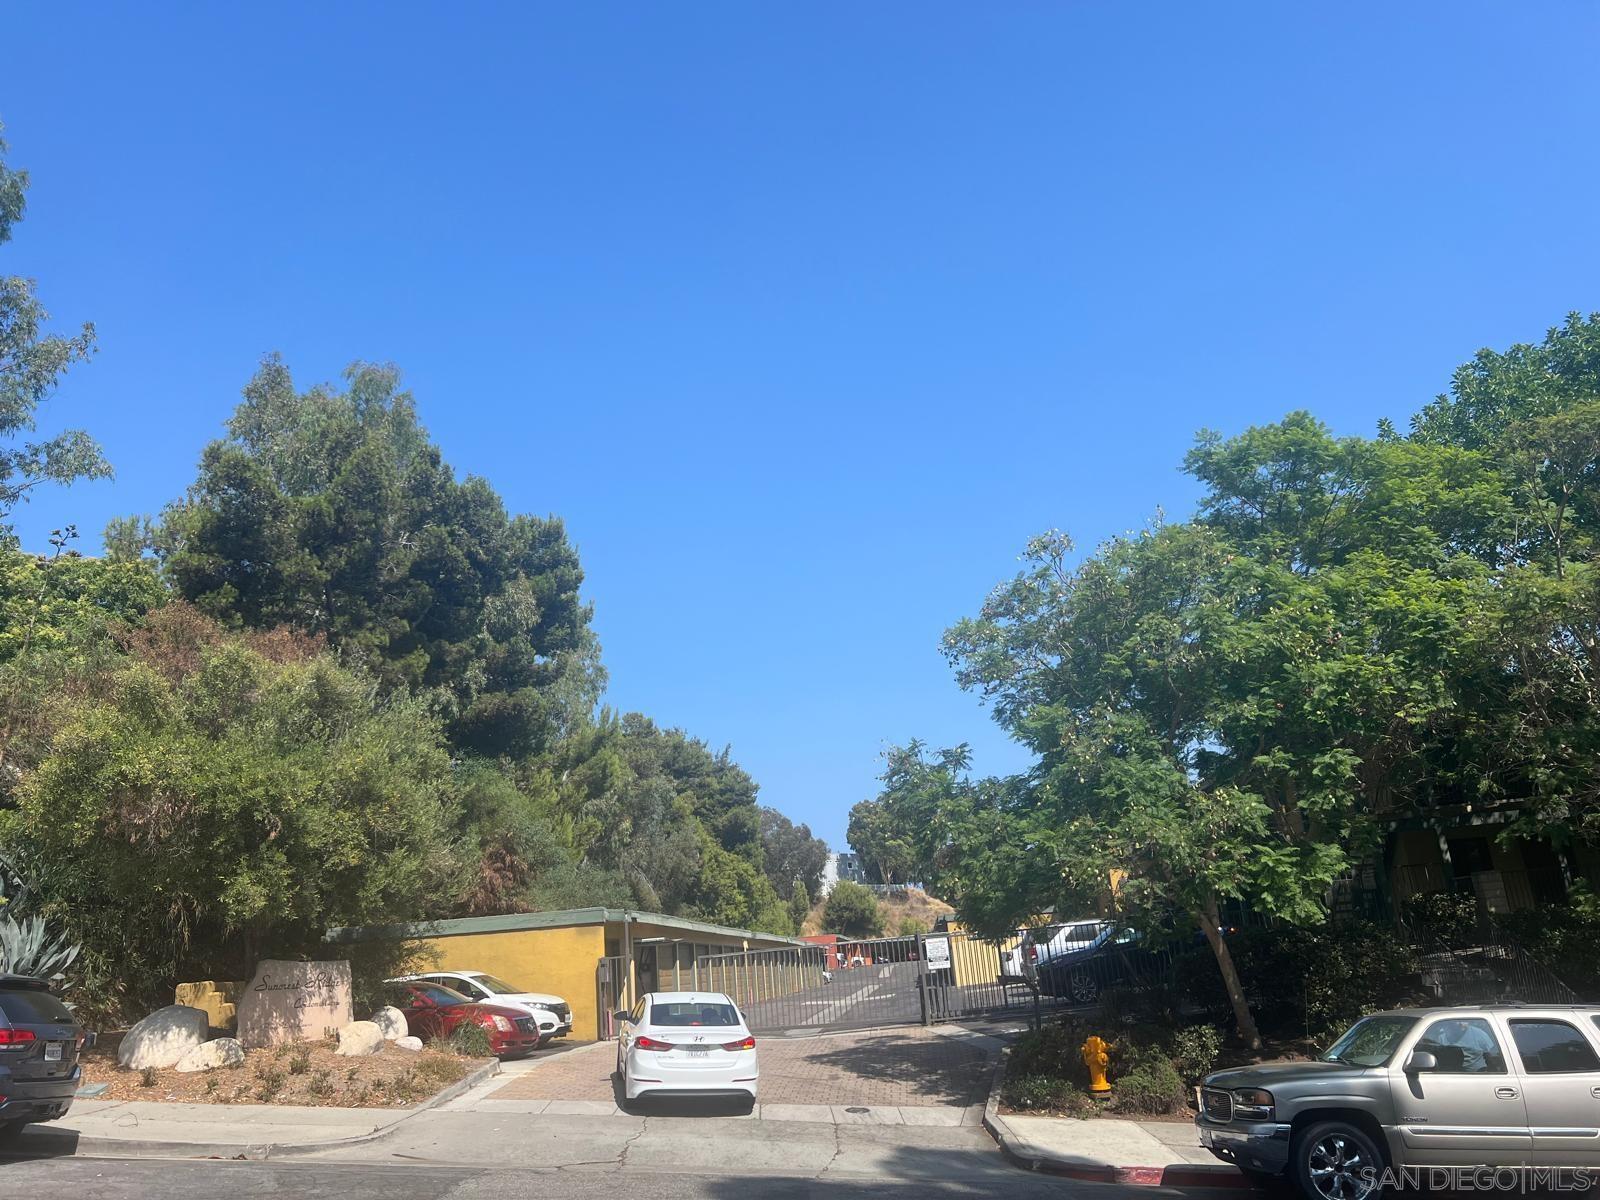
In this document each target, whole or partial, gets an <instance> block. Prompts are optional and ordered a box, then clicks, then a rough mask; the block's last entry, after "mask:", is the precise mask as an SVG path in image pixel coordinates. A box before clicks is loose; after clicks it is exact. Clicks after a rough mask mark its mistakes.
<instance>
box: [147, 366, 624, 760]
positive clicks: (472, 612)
mask: <svg viewBox="0 0 1600 1200" xmlns="http://www.w3.org/2000/svg"><path fill="white" fill-rule="evenodd" d="M345 379H346V388H345V390H343V391H338V392H336V391H333V390H332V389H329V388H313V389H312V390H310V391H308V392H304V393H301V392H297V391H296V390H295V388H294V384H293V381H292V379H291V378H290V375H289V372H288V369H287V368H286V367H285V366H284V365H283V364H282V363H281V362H280V361H278V360H277V359H275V358H269V359H268V360H267V361H266V362H265V363H263V364H262V367H261V369H260V370H259V371H258V372H257V374H256V376H255V377H254V378H253V379H252V380H251V382H250V384H249V386H248V387H247V388H246V389H245V397H244V401H243V403H242V404H240V406H239V407H238V409H237V410H236V411H235V413H234V415H233V417H232V419H231V420H230V421H229V424H228V431H229V436H228V437H227V438H226V439H225V440H223V441H219V442H214V443H212V444H211V445H210V446H209V447H207V449H206V451H205V453H204V455H203V457H202V460H201V467H200V477H199V479H198V481H197V482H196V483H195V485H194V487H192V488H191V489H190V492H189V495H188V496H187V498H186V499H185V500H184V501H182V502H181V503H179V504H176V505H174V506H172V507H171V508H169V510H168V511H167V513H166V514H165V516H164V518H163V521H162V525H161V528H160V530H159V532H158V534H157V536H156V539H155V540H156V542H157V545H158V549H159V551H160V554H161V557H162V562H163V566H164V568H165V571H166V573H167V575H168V577H169V578H170V579H171V580H172V581H173V584H174V586H175V587H176V588H177V590H178V592H179V594H181V595H182V596H183V597H184V598H185V599H188V600H190V601H192V602H193V603H195V604H196V605H197V606H198V607H200V608H201V609H202V610H203V611H205V612H207V613H210V614H212V615H213V616H216V617H217V618H219V619H221V620H224V621H229V622H235V623H240V624H243V625H246V626H249V627H253V628H268V627H271V626H274V625H278V624H287V625H291V626H294V627H295V628H299V629H303V630H306V631H307V632H311V633H315V634H318V635H321V636H324V637H326V638H327V639H328V641H329V643H330V645H332V646H333V647H334V648H335V649H336V650H338V651H340V652H341V654H343V655H344V656H345V657H346V658H347V659H349V660H351V661H356V662H363V663H367V664H370V666H371V668H372V669H373V670H374V671H375V672H376V673H377V675H378V676H379V678H380V679H382V680H383V682H384V683H385V685H386V686H388V687H389V688H392V689H404V690H407V691H410V692H412V693H413V694H418V695H425V696H427V697H428V698H429V702H430V703H431V704H432V705H433V706H434V707H435V708H436V709H437V710H438V711H439V712H440V713H441V714H442V715H444V716H445V717H446V719H447V720H448V721H449V729H450V736H451V740H452V742H453V743H454V744H455V745H456V746H457V747H459V748H460V749H461V750H463V751H467V752H473V753H479V754H484V755H491V756H492V755H511V756H527V755H530V754H534V753H537V752H540V751H542V750H543V749H546V748H548V746H549V745H550V744H552V742H553V741H554V740H556V739H557V738H559V737H560V736H561V735H562V734H563V733H564V732H565V731H566V730H568V729H570V728H572V727H573V726H574V725H575V724H576V723H578V722H580V721H583V720H585V719H587V717H588V715H589V713H590V712H591V711H592V709H593V707H594V704H595V701H596V699H597V697H598V695H599V692H600V689H601V687H602V685H603V681H604V676H603V672H602V670H601V668H600V665H599V651H598V646H597V644H596V641H595V638H594V635H593V632H592V630H591V629H590V626H589V616H590V609H589V606H588V605H586V604H584V603H583V602H582V600H581V599H580V598H579V587H580V585H581V583H582V580H583V573H582V570H581V568H580V567H579V564H578V558H577V554H576V553H575V552H574V551H573V549H572V547H571V545H570V544H569V543H568V542H567V540H566V534H565V531H564V529H563V527H562V525H561V522H560V521H559V520H557V519H555V518H550V519H548V520H546V519H539V518H535V517H527V516H518V517H510V516H508V515H507V513H506V511H505V508H504V506H503V505H502V503H501V501H500V498H499V497H498V496H497V495H496V494H495V492H494V491H493V489H492V488H490V487H489V485H488V484H487V483H486V482H485V481H483V480H482V479H477V478H468V479H466V480H464V481H458V480H457V479H456V478H455V475H454V473H453V472H452V471H451V470H450V468H449V467H448V466H447V465H446V464H445V463H444V462H443V461H442V459H441V457H440V454H439V451H438V449H437V448H436V447H435V446H433V445H432V444H431V443H430V442H429V440H428V438H427V434H426V433H425V431H424V430H423V429H422V427H421V425H420V423H419V422H418V420H417V416H416V409H415V405H414V402H413V401H412V398H411V396H410V394H409V393H407V392H405V391H403V390H401V388H400V382H399V375H398V372H396V371H395V370H394V369H393V368H391V367H377V366H372V365H368V364H356V365H355V366H353V367H351V368H350V370H349V371H348V372H346V376H345ZM124 540H126V539H124Z"/></svg>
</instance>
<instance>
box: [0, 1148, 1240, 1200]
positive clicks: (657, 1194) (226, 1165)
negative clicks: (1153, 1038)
mask: <svg viewBox="0 0 1600 1200" xmlns="http://www.w3.org/2000/svg"><path fill="white" fill-rule="evenodd" d="M624 1190H625V1191H626V1193H627V1194H630V1195H637V1196H648V1197H650V1200H812V1198H816V1200H823V1198H824V1197H826V1198H827V1200H989V1198H990V1197H993V1196H995V1195H998V1194H1001V1190H1000V1189H997V1188H996V1186H995V1180H994V1179H993V1178H992V1177H989V1176H981V1177H973V1178H959V1177H958V1178H945V1179H928V1178H916V1179H907V1180H898V1179H891V1178H862V1177H854V1178H843V1177H837V1176H830V1177H829V1178H828V1179H826V1180H818V1179H814V1178H809V1177H794V1176H789V1177H781V1176H770V1175H769V1176H759V1177H752V1176H749V1175H700V1174H684V1173H676V1172H665V1171H661V1172H655V1171H649V1170H640V1169H618V1168H616V1167H608V1168H589V1169H583V1168H579V1169H566V1170H527V1169H518V1168H495V1167H487V1168H486V1167H463V1166H435V1165H429V1164H422V1163H417V1164H405V1165H400V1164H395V1165H379V1164H371V1163H361V1164H328V1163H314V1164H313V1163H298V1162H262V1163H255V1162H205V1161H188V1160H170V1159H138V1160H133V1159H111V1158H99V1159H96V1158H69V1159H56V1160H35V1161H24V1162H9V1163H6V1162H0V1196H6V1197H11V1196H16V1197H19V1198H20V1197H35V1196H38V1197H43V1196H62V1197H71V1198H72V1200H216V1198H217V1197H219V1196H226V1197H228V1200H252V1198H253V1197H271V1198H272V1200H286V1198H294V1200H321V1198H324V1197H326V1198H329V1200H332V1198H335V1197H337V1200H501V1198H505V1200H530V1198H533V1197H538V1198H540V1200H544V1198H545V1197H551V1198H555V1200H617V1197H618V1195H619V1194H622V1193H623V1192H624ZM1150 1192H1151V1189H1149V1188H1139V1187H1118V1186H1114V1185H1110V1184H1096V1183H1077V1182H1074V1181H1071V1180H1064V1179H1055V1178H1051V1177H1049V1176H1043V1175H1028V1174H1026V1173H1024V1172H1022V1171H1015V1172H1014V1173H1013V1174H1011V1175H1009V1176H1007V1177H1006V1180H1005V1185H1004V1188H1003V1194H1004V1195H1005V1197H1006V1200H1044V1198H1045V1197H1052V1198H1054V1200H1062V1198H1063V1197H1071V1196H1083V1197H1085V1198H1086V1200H1087V1198H1091V1197H1092V1198H1093V1200H1152V1198H1151V1196H1150ZM1158 1194H1159V1195H1160V1196H1163V1197H1167V1198H1169V1200H1170V1197H1172V1196H1173V1195H1174V1194H1175V1193H1174V1190H1173V1189H1170V1188H1163V1189H1160V1190H1159V1193H1158ZM1187 1194H1188V1195H1191V1196H1193V1197H1196V1198H1197V1200H1199V1198H1202V1197H1203V1198H1205V1200H1224V1198H1225V1197H1234V1198H1236V1197H1237V1194H1238V1193H1236V1192H1229V1193H1222V1192H1216V1191H1211V1192H1206V1191H1200V1190H1196V1191H1193V1192H1190V1193H1187Z"/></svg>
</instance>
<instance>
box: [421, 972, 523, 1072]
mask: <svg viewBox="0 0 1600 1200" xmlns="http://www.w3.org/2000/svg"><path fill="white" fill-rule="evenodd" d="M398 986H399V987H400V988H402V989H403V990H404V992H405V995H406V996H407V997H408V1003H407V1004H406V1007H405V1010H404V1011H405V1014H406V1025H407V1026H408V1027H409V1028H410V1030H411V1032H412V1033H414V1034H416V1036H417V1037H419V1038H421V1039H422V1040H423V1041H425V1042H427V1041H432V1040H433V1039H434V1038H447V1037H449V1036H450V1034H451V1032H452V1031H453V1030H454V1029H455V1028H456V1026H458V1025H460V1024H461V1023H462V1022H463V1021H471V1022H473V1023H474V1024H476V1025H478V1026H480V1027H481V1028H482V1029H483V1031H484V1032H485V1033H487V1034H488V1035H489V1045H490V1047H491V1048H492V1049H493V1050H494V1053H495V1056H496V1057H497V1058H519V1057H521V1056H522V1055H524V1054H532V1053H533V1052H534V1051H535V1050H537V1049H538V1048H539V1022H538V1021H536V1020H534V1018H533V1017H532V1016H531V1015H529V1013H528V1012H527V1011H526V1010H525V1009H521V1008H505V1007H502V1006H501V1005H498V1004H479V1003H477V1002H476V1001H473V1000H468V999H467V998H466V997H465V996H463V995H462V994H461V993H460V992H455V991H451V990H450V989H449V988H447V987H441V986H440V985H439V984H437V983H401V984H399V985H398Z"/></svg>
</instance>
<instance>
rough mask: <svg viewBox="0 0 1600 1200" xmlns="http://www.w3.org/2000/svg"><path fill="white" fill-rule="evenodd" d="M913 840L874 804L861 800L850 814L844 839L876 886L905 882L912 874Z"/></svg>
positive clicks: (875, 802)
mask: <svg viewBox="0 0 1600 1200" xmlns="http://www.w3.org/2000/svg"><path fill="white" fill-rule="evenodd" d="M912 837H913V834H912V831H911V830H909V829H906V828H904V827H902V826H900V825H898V824H897V823H896V822H895V820H894V816H893V814H892V813H891V812H890V811H889V810H888V809H886V808H885V807H884V806H883V804H881V803H880V802H878V801H876V800H863V801H861V802H860V803H859V804H857V805H855V807H853V808H852V809H851V810H850V824H849V825H848V826H847V827H846V830H845V838H846V839H847V840H848V841H849V843H850V848H851V849H852V850H854V851H855V852H856V853H857V854H858V855H860V856H861V861H862V862H863V863H864V864H865V865H866V866H867V868H868V869H869V870H870V871H871V872H872V874H874V875H876V876H877V878H878V882H879V883H896V882H904V880H905V879H906V877H907V875H908V874H909V873H911V872H912V871H913V869H914V867H915V865H916V850H915V849H914V847H913V843H912Z"/></svg>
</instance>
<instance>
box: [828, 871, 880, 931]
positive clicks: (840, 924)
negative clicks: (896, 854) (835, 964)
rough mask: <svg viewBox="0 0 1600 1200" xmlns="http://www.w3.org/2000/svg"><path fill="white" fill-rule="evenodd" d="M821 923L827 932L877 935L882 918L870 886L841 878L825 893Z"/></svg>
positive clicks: (876, 899)
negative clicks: (826, 899) (825, 899)
mask: <svg viewBox="0 0 1600 1200" xmlns="http://www.w3.org/2000/svg"><path fill="white" fill-rule="evenodd" d="M822 924H823V927H824V929H825V930H826V931H827V932H828V933H839V934H843V935H845V936H847V937H878V936H879V935H881V934H882V933H883V917H882V915H881V914H880V913H879V911H878V898H877V897H876V896H874V895H873V894H872V889H871V888H868V887H864V886H863V885H861V884H859V883H853V882H851V881H850V880H848V879H841V880H840V881H839V882H838V883H836V884H834V885H833V890H832V891H831V892H829V893H828V901H827V903H826V904H824V905H823V907H822Z"/></svg>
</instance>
